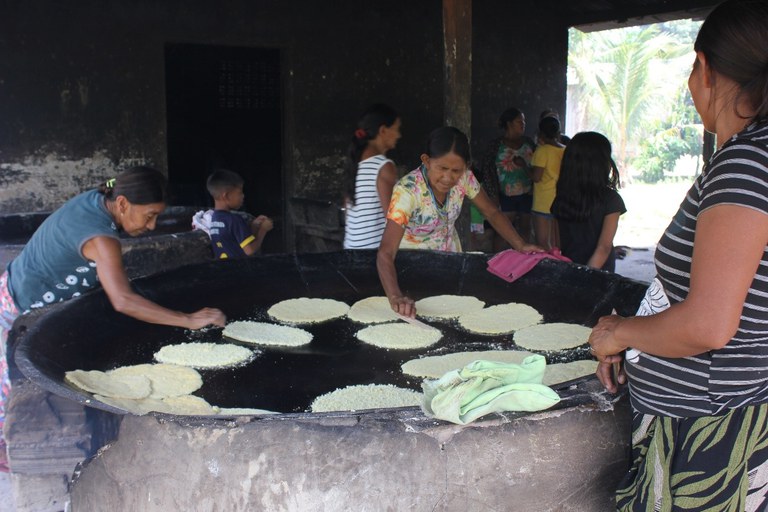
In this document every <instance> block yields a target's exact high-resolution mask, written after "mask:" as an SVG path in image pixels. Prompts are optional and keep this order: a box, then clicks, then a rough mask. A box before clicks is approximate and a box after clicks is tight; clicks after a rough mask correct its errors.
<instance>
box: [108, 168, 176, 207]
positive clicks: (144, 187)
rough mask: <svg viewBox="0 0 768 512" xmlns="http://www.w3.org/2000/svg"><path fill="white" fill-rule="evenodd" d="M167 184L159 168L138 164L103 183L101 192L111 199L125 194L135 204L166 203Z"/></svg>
mask: <svg viewBox="0 0 768 512" xmlns="http://www.w3.org/2000/svg"><path fill="white" fill-rule="evenodd" d="M166 185H167V181H166V179H165V176H163V174H162V173H161V172H160V171H158V170H157V169H153V168H151V167H144V166H137V167H131V168H130V169H128V170H126V171H123V172H122V173H120V174H119V175H118V176H117V177H116V178H111V179H109V180H107V181H106V182H104V183H102V184H101V185H100V186H99V192H101V193H102V194H104V197H105V198H106V199H108V200H110V201H114V200H115V198H117V196H125V198H126V199H128V201H129V202H131V203H133V204H152V203H164V202H165V199H166V190H165V189H166Z"/></svg>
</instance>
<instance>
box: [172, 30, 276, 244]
mask: <svg viewBox="0 0 768 512" xmlns="http://www.w3.org/2000/svg"><path fill="white" fill-rule="evenodd" d="M165 63H166V64H165V66H166V76H165V78H166V105H167V123H168V134H167V136H168V178H169V191H170V196H171V197H170V201H171V204H175V205H190V206H201V207H202V206H210V205H212V204H213V203H212V200H211V198H210V197H209V196H208V193H207V192H206V190H205V180H206V178H207V176H208V175H209V174H210V172H211V171H212V170H213V169H216V168H226V169H231V170H233V171H235V172H237V173H239V174H240V175H241V176H242V177H243V179H244V180H245V184H244V192H245V203H244V206H243V209H244V210H245V211H247V212H249V213H252V214H254V215H259V214H265V215H267V216H269V217H271V218H272V219H274V221H275V228H274V229H273V230H272V231H271V232H270V233H269V235H268V236H267V237H266V238H265V240H264V244H263V245H262V248H263V251H264V252H282V251H283V250H284V240H283V232H284V229H283V227H284V225H283V212H284V204H283V196H284V195H283V177H282V113H281V94H280V92H281V91H280V53H279V50H276V49H264V48H242V47H228V46H209V45H194V44H168V45H166V48H165Z"/></svg>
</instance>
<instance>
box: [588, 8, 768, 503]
mask: <svg viewBox="0 0 768 512" xmlns="http://www.w3.org/2000/svg"><path fill="white" fill-rule="evenodd" d="M694 50H695V51H696V59H695V62H694V65H693V70H692V72H691V75H690V78H689V79H688V87H689V89H690V91H691V96H692V98H693V101H694V105H695V106H696V110H697V111H698V112H699V114H700V116H701V119H702V122H703V124H704V128H705V129H706V130H707V131H709V132H711V133H714V134H715V135H716V137H717V144H718V150H717V152H716V153H715V154H714V155H713V156H712V159H711V160H710V161H709V162H708V164H707V165H706V167H705V168H704V170H703V172H702V174H701V175H700V176H699V177H698V178H697V179H696V181H695V182H694V184H693V186H692V187H691V189H690V190H689V191H688V194H687V195H686V197H685V199H684V200H683V202H682V204H681V205H680V209H679V211H678V213H677V214H676V215H675V217H674V219H673V220H672V222H671V223H670V225H669V227H668V228H667V230H666V231H665V233H664V235H663V236H662V238H661V240H660V241H659V244H658V247H657V250H656V255H655V260H656V270H657V277H656V279H655V280H654V281H653V283H651V286H650V287H649V290H648V293H647V294H646V297H645V299H644V300H643V302H642V304H641V306H640V309H639V310H638V313H637V316H635V317H631V318H622V317H619V316H615V315H612V316H608V317H603V318H601V319H600V321H599V322H598V324H597V325H596V326H595V328H594V330H593V331H592V335H591V336H590V339H589V343H590V346H591V348H592V352H593V354H595V356H596V357H597V358H598V360H599V361H600V364H599V366H598V371H597V374H598V377H599V379H600V380H601V382H602V383H603V384H604V385H605V386H606V388H607V389H608V390H609V391H615V390H616V384H617V381H618V382H619V383H622V382H624V381H625V380H627V381H628V382H629V391H630V399H631V403H632V408H633V410H634V417H633V433H632V443H633V452H632V459H633V460H632V466H631V468H630V471H629V472H628V474H627V475H626V477H625V479H624V481H623V482H622V483H621V484H620V486H619V490H618V494H617V505H618V509H619V510H621V511H629V510H631V511H638V510H662V511H667V510H675V511H677V510H697V511H703V510H712V511H720V510H734V511H736V510H739V511H741V510H747V511H757V510H767V509H768V500H766V495H767V494H768V2H766V1H765V0H727V1H726V2H723V3H722V4H720V5H719V6H718V7H717V8H715V10H713V11H712V13H711V14H710V15H709V16H708V17H707V19H706V21H705V22H704V24H703V25H702V26H701V29H700V31H699V35H698V37H697V38H696V42H695V44H694ZM625 351H626V353H625V354H624V363H625V368H624V371H626V373H622V372H618V373H615V372H614V370H615V369H616V368H615V367H616V366H618V365H619V364H620V363H621V361H622V354H623V353H624V352H625Z"/></svg>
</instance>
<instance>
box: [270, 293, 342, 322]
mask: <svg viewBox="0 0 768 512" xmlns="http://www.w3.org/2000/svg"><path fill="white" fill-rule="evenodd" d="M347 311H349V306H348V305H346V304H345V303H343V302H340V301H338V300H333V299H310V298H307V297H300V298H298V299H288V300H284V301H281V302H278V303H277V304H274V305H273V306H272V307H271V308H269V309H268V310H267V314H268V315H269V316H271V317H272V318H274V319H275V320H277V321H278V322H284V323H288V324H312V323H318V322H325V321H327V320H333V319H334V318H339V317H342V316H344V315H346V314H347Z"/></svg>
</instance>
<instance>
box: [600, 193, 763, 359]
mask: <svg viewBox="0 0 768 512" xmlns="http://www.w3.org/2000/svg"><path fill="white" fill-rule="evenodd" d="M744 226H749V229H739V227H742V228H743V227H744ZM766 241H768V215H765V214H763V213H761V212H759V211H756V210H752V209H750V208H745V207H741V206H735V205H719V206H715V207H712V208H710V209H709V210H706V211H705V212H703V213H702V214H701V215H700V216H699V220H698V224H697V227H696V237H695V241H694V246H693V259H692V262H691V288H690V292H689V293H688V297H687V298H686V299H685V300H684V301H682V302H679V303H677V304H674V305H673V306H671V307H670V308H669V309H667V310H665V311H663V312H661V313H659V314H656V315H652V316H646V317H630V318H621V317H618V316H608V317H603V318H601V319H600V321H599V322H598V324H597V325H596V326H595V328H594V329H593V331H592V335H591V336H590V339H589V343H590V345H591V346H592V347H593V349H594V350H595V353H596V355H598V357H607V356H612V355H615V354H618V353H620V352H621V351H622V350H624V349H626V348H628V347H633V348H636V349H638V350H640V351H642V352H647V353H649V354H654V355H658V356H662V357H687V356H692V355H696V354H700V353H702V352H706V351H708V350H717V349H720V348H722V347H724V346H725V345H726V344H727V343H728V342H729V341H730V340H731V338H732V337H733V335H734V334H735V333H736V330H737V329H738V326H739V320H740V317H741V312H742V309H743V307H744V300H745V298H746V296H747V292H748V291H749V286H750V284H751V283H752V280H753V278H754V275H755V272H756V270H757V268H758V266H759V264H760V261H761V259H762V256H763V251H764V250H765V246H766Z"/></svg>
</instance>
